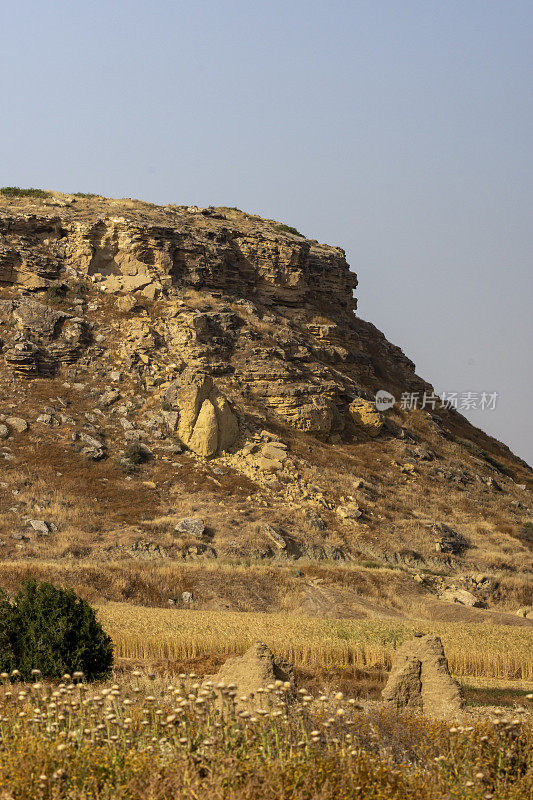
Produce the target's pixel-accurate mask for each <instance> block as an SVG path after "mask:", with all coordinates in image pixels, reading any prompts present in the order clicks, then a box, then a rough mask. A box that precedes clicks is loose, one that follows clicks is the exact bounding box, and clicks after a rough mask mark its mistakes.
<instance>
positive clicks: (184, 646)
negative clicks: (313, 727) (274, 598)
mask: <svg viewBox="0 0 533 800" xmlns="http://www.w3.org/2000/svg"><path fill="white" fill-rule="evenodd" d="M98 616H99V618H100V620H101V622H102V624H103V626H104V628H105V629H106V631H107V632H108V633H109V634H110V636H111V637H112V639H113V641H114V644H115V655H116V656H117V657H119V658H128V659H136V660H141V661H150V660H160V659H162V660H168V661H171V662H177V663H178V662H179V661H180V660H186V659H191V658H196V657H201V656H229V655H234V654H241V653H243V652H244V651H245V650H246V649H247V648H248V647H250V646H251V645H252V644H253V643H254V642H256V641H258V640H259V641H263V642H265V643H266V644H267V645H268V646H269V647H270V648H271V649H272V650H273V651H274V652H275V653H276V654H277V655H280V656H283V657H285V658H287V659H289V660H290V661H292V662H293V663H294V664H295V666H301V667H311V668H312V667H329V666H337V667H339V666H340V667H342V666H349V665H353V666H356V667H359V668H374V667H377V668H382V669H386V670H388V669H390V666H391V663H392V656H393V652H394V649H395V647H397V646H398V645H399V644H401V642H402V641H404V640H405V639H406V638H410V636H411V635H412V634H413V632H414V631H421V632H424V633H433V634H437V635H439V636H440V637H441V639H442V641H443V644H444V648H445V651H446V655H447V657H448V661H449V664H450V669H451V671H452V673H453V674H454V675H456V676H470V677H473V678H487V679H489V678H500V679H507V680H516V681H525V682H529V681H533V626H532V627H531V629H529V628H526V627H516V628H515V627H513V626H506V625H491V624H487V623H471V624H465V623H458V622H455V623H454V622H439V623H431V622H427V621H425V620H424V621H420V622H416V621H415V622H413V623H410V624H407V623H401V622H399V623H396V622H390V621H388V620H387V621H379V620H350V619H342V620H327V619H320V618H316V617H304V616H296V615H294V614H264V613H243V612H239V613H237V612H232V611H199V610H174V609H172V610H171V609H168V610H167V609H160V608H146V607H142V606H132V605H128V604H126V603H108V604H106V605H103V606H100V607H99V608H98Z"/></svg>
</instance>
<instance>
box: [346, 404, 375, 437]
mask: <svg viewBox="0 0 533 800" xmlns="http://www.w3.org/2000/svg"><path fill="white" fill-rule="evenodd" d="M350 416H351V418H352V420H353V421H354V422H355V424H356V425H357V426H358V427H359V428H362V429H363V430H364V431H365V433H368V435H369V436H377V435H378V434H379V433H380V431H381V429H382V427H383V416H382V415H381V414H380V412H379V411H378V410H377V408H376V405H375V403H371V402H370V401H369V400H364V399H363V398H362V397H357V398H356V399H355V400H354V401H353V403H350Z"/></svg>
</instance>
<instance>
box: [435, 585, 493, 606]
mask: <svg viewBox="0 0 533 800" xmlns="http://www.w3.org/2000/svg"><path fill="white" fill-rule="evenodd" d="M439 598H440V600H445V601H446V602H447V603H460V605H462V606H469V607H470V608H482V607H483V605H484V604H483V602H482V601H481V600H478V599H477V597H476V596H475V595H473V594H472V592H468V591H467V590H466V589H445V590H444V591H443V592H441V593H440V594H439Z"/></svg>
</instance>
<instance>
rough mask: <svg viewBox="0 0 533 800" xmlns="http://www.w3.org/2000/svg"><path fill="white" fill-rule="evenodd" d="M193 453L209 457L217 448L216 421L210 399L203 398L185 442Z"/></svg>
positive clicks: (214, 453)
mask: <svg viewBox="0 0 533 800" xmlns="http://www.w3.org/2000/svg"><path fill="white" fill-rule="evenodd" d="M187 444H188V446H189V447H190V449H191V450H192V451H193V453H197V454H198V455H199V456H205V457H206V458H210V457H211V456H214V455H216V453H217V450H218V421H217V414H216V411H215V407H214V405H213V403H212V402H211V400H209V399H208V400H204V402H203V403H202V406H201V408H200V411H199V413H198V416H197V417H196V422H195V424H194V428H193V431H192V434H191V436H190V438H189V441H188V442H187Z"/></svg>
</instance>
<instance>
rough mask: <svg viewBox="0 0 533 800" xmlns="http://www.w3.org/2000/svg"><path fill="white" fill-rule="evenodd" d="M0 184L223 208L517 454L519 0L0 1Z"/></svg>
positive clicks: (531, 138) (530, 23)
mask: <svg viewBox="0 0 533 800" xmlns="http://www.w3.org/2000/svg"><path fill="white" fill-rule="evenodd" d="M0 66H1V78H0V81H1V95H0V108H1V111H2V124H1V126H0V185H11V184H16V185H20V186H37V187H45V188H53V189H58V190H62V191H67V192H68V191H87V192H91V191H92V192H97V193H101V194H104V195H108V196H113V197H140V198H143V199H146V200H150V201H153V202H161V203H166V202H177V203H195V204H198V205H201V206H205V205H230V206H238V207H239V208H243V209H246V210H248V211H251V212H256V213H259V214H262V215H265V216H269V217H274V218H276V219H280V220H283V221H286V222H287V223H289V224H291V225H295V226H296V227H297V228H299V229H300V230H302V231H303V232H304V233H306V234H307V235H308V236H310V237H313V238H317V239H319V240H320V241H326V242H328V243H331V244H339V245H341V246H342V247H344V248H345V249H346V251H347V255H348V259H349V261H350V263H351V264H352V267H353V269H354V270H355V271H356V272H357V273H358V275H359V281H360V285H359V290H358V295H359V311H360V314H361V316H362V317H364V318H365V319H369V320H371V321H372V322H374V323H375V324H376V325H377V326H378V327H379V328H381V329H382V330H383V331H384V332H385V333H386V334H387V336H388V337H389V338H390V339H391V340H392V341H393V342H395V343H396V344H399V345H400V346H401V347H402V348H403V349H404V350H405V352H406V353H407V354H408V355H409V356H410V357H411V358H412V359H413V360H414V361H415V363H416V365H417V369H418V372H419V374H421V375H422V376H423V377H425V378H426V379H428V380H430V381H432V382H433V383H434V384H435V386H436V387H437V388H438V389H440V390H444V391H454V390H455V391H460V392H464V391H472V392H481V391H498V392H499V394H500V398H499V402H498V406H497V408H496V410H495V411H493V412H488V411H484V412H477V413H474V412H473V413H471V414H470V415H469V417H470V419H471V420H472V421H473V422H474V423H475V424H478V425H480V426H481V427H483V428H484V429H485V430H487V431H488V432H489V433H492V434H493V435H495V436H497V437H498V438H501V439H502V440H503V441H505V442H506V443H507V444H509V445H510V446H511V447H512V448H513V449H514V450H515V452H517V453H518V454H520V455H522V456H523V457H524V458H526V459H527V460H529V461H530V463H531V462H533V432H532V430H533V429H532V426H531V423H530V420H531V416H532V404H533V385H532V370H531V350H532V343H533V336H532V333H533V331H532V324H533V323H532V311H531V303H532V298H533V270H532V265H531V261H532V253H533V225H532V219H533V214H532V212H533V191H532V189H533V181H532V178H533V160H532V143H533V94H532V86H533V74H532V66H533V5H532V3H531V2H530V0H368V1H367V0H349V1H346V2H341V1H340V0H329V2H322V0H309V2H304V1H301V0H292V1H291V2H287V1H285V2H280V1H279V0H271V2H269V3H265V2H256V1H255V0H246V1H244V0H242V1H241V0H239V2H229V1H228V0H218V2H215V0H197V2H195V3H191V2H190V1H189V2H181V1H180V0H152V2H150V3H148V2H140V0H128V2H125V0H114V2H109V1H108V2H103V0H93V1H92V2H89V0H86V1H85V2H81V0H70V1H69V2H58V0H48V2H46V3H44V2H42V0H41V1H40V2H28V0H19V1H18V2H17V3H16V4H15V3H8V2H7V1H6V0H4V2H3V3H1V4H0Z"/></svg>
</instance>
